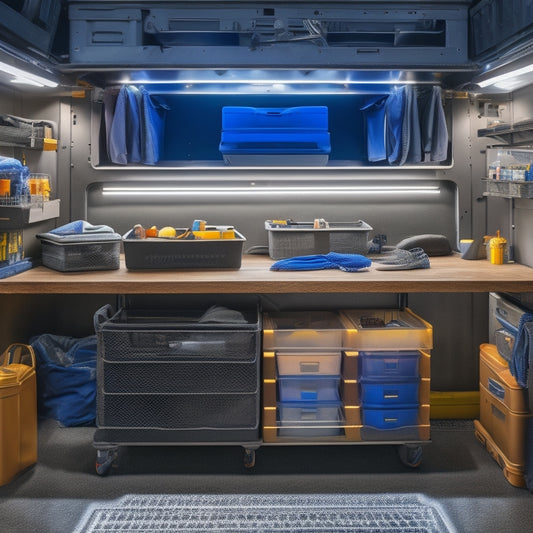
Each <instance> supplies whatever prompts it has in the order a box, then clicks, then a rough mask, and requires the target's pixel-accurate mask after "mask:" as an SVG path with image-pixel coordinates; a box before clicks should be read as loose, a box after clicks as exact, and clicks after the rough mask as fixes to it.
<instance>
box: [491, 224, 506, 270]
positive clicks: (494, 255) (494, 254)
mask: <svg viewBox="0 0 533 533" xmlns="http://www.w3.org/2000/svg"><path fill="white" fill-rule="evenodd" d="M506 247H507V240H506V239H505V238H503V237H500V230H498V231H497V232H496V237H493V238H492V239H491V240H490V262H491V263H492V264H493V265H503V257H504V255H505V248H506Z"/></svg>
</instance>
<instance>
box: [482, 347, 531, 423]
mask: <svg viewBox="0 0 533 533" xmlns="http://www.w3.org/2000/svg"><path fill="white" fill-rule="evenodd" d="M479 382H480V384H481V385H482V386H483V387H484V388H485V389H486V390H487V391H488V392H489V393H490V394H491V395H492V396H493V397H494V398H496V399H498V400H499V401H500V402H502V403H503V405H505V407H507V409H509V410H510V411H513V412H515V413H528V412H529V405H528V394H527V389H524V388H522V387H521V386H520V385H519V384H518V383H517V382H516V379H515V378H514V377H513V376H512V374H511V372H510V370H509V365H508V363H507V361H506V360H505V359H503V358H502V357H501V356H500V355H499V354H498V350H497V348H496V346H495V345H494V344H482V345H481V346H480V354H479Z"/></svg>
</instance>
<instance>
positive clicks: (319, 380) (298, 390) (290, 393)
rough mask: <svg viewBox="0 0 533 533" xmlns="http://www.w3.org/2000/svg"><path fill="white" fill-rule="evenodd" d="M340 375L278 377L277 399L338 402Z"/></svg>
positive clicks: (284, 400)
mask: <svg viewBox="0 0 533 533" xmlns="http://www.w3.org/2000/svg"><path fill="white" fill-rule="evenodd" d="M339 383H340V376H315V377H312V378H309V377H302V376H285V377H280V378H279V379H278V391H279V395H278V396H279V400H280V401H281V402H282V403H284V402H306V403H308V404H312V403H316V402H338V401H340V395H339Z"/></svg>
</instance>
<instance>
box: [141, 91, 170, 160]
mask: <svg viewBox="0 0 533 533" xmlns="http://www.w3.org/2000/svg"><path fill="white" fill-rule="evenodd" d="M140 91H141V95H142V103H141V139H142V146H141V151H142V161H143V163H145V164H147V165H154V164H155V163H157V162H158V161H159V157H160V152H161V147H162V144H163V133H164V129H165V117H166V112H167V110H168V106H166V105H165V104H164V103H162V102H160V101H158V100H156V99H155V98H153V97H152V96H151V95H150V94H149V93H148V91H147V90H146V89H145V88H144V87H141V88H140Z"/></svg>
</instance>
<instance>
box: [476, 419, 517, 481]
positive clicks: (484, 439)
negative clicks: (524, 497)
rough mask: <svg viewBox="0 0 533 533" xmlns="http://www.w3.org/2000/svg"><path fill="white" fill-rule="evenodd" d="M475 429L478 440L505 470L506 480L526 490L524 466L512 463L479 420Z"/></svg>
mask: <svg viewBox="0 0 533 533" xmlns="http://www.w3.org/2000/svg"><path fill="white" fill-rule="evenodd" d="M474 429H475V436H476V438H477V439H478V441H479V442H481V444H482V445H483V446H484V447H485V449H486V450H487V451H488V452H489V454H490V456H491V457H492V458H493V459H494V460H495V461H496V462H497V463H498V465H499V466H500V468H501V469H502V470H503V475H504V476H505V479H507V481H508V482H509V483H510V484H511V485H514V486H515V487H520V488H524V487H525V486H526V481H525V477H524V475H525V474H524V472H525V468H524V464H523V463H522V464H516V463H513V462H511V461H510V460H509V459H508V458H507V457H506V456H505V454H504V453H503V452H502V451H501V450H500V448H499V447H498V446H497V445H496V443H495V442H494V439H493V438H492V437H491V435H490V433H489V432H488V431H487V430H486V429H485V428H484V427H483V426H482V425H481V423H480V422H479V420H474Z"/></svg>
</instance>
